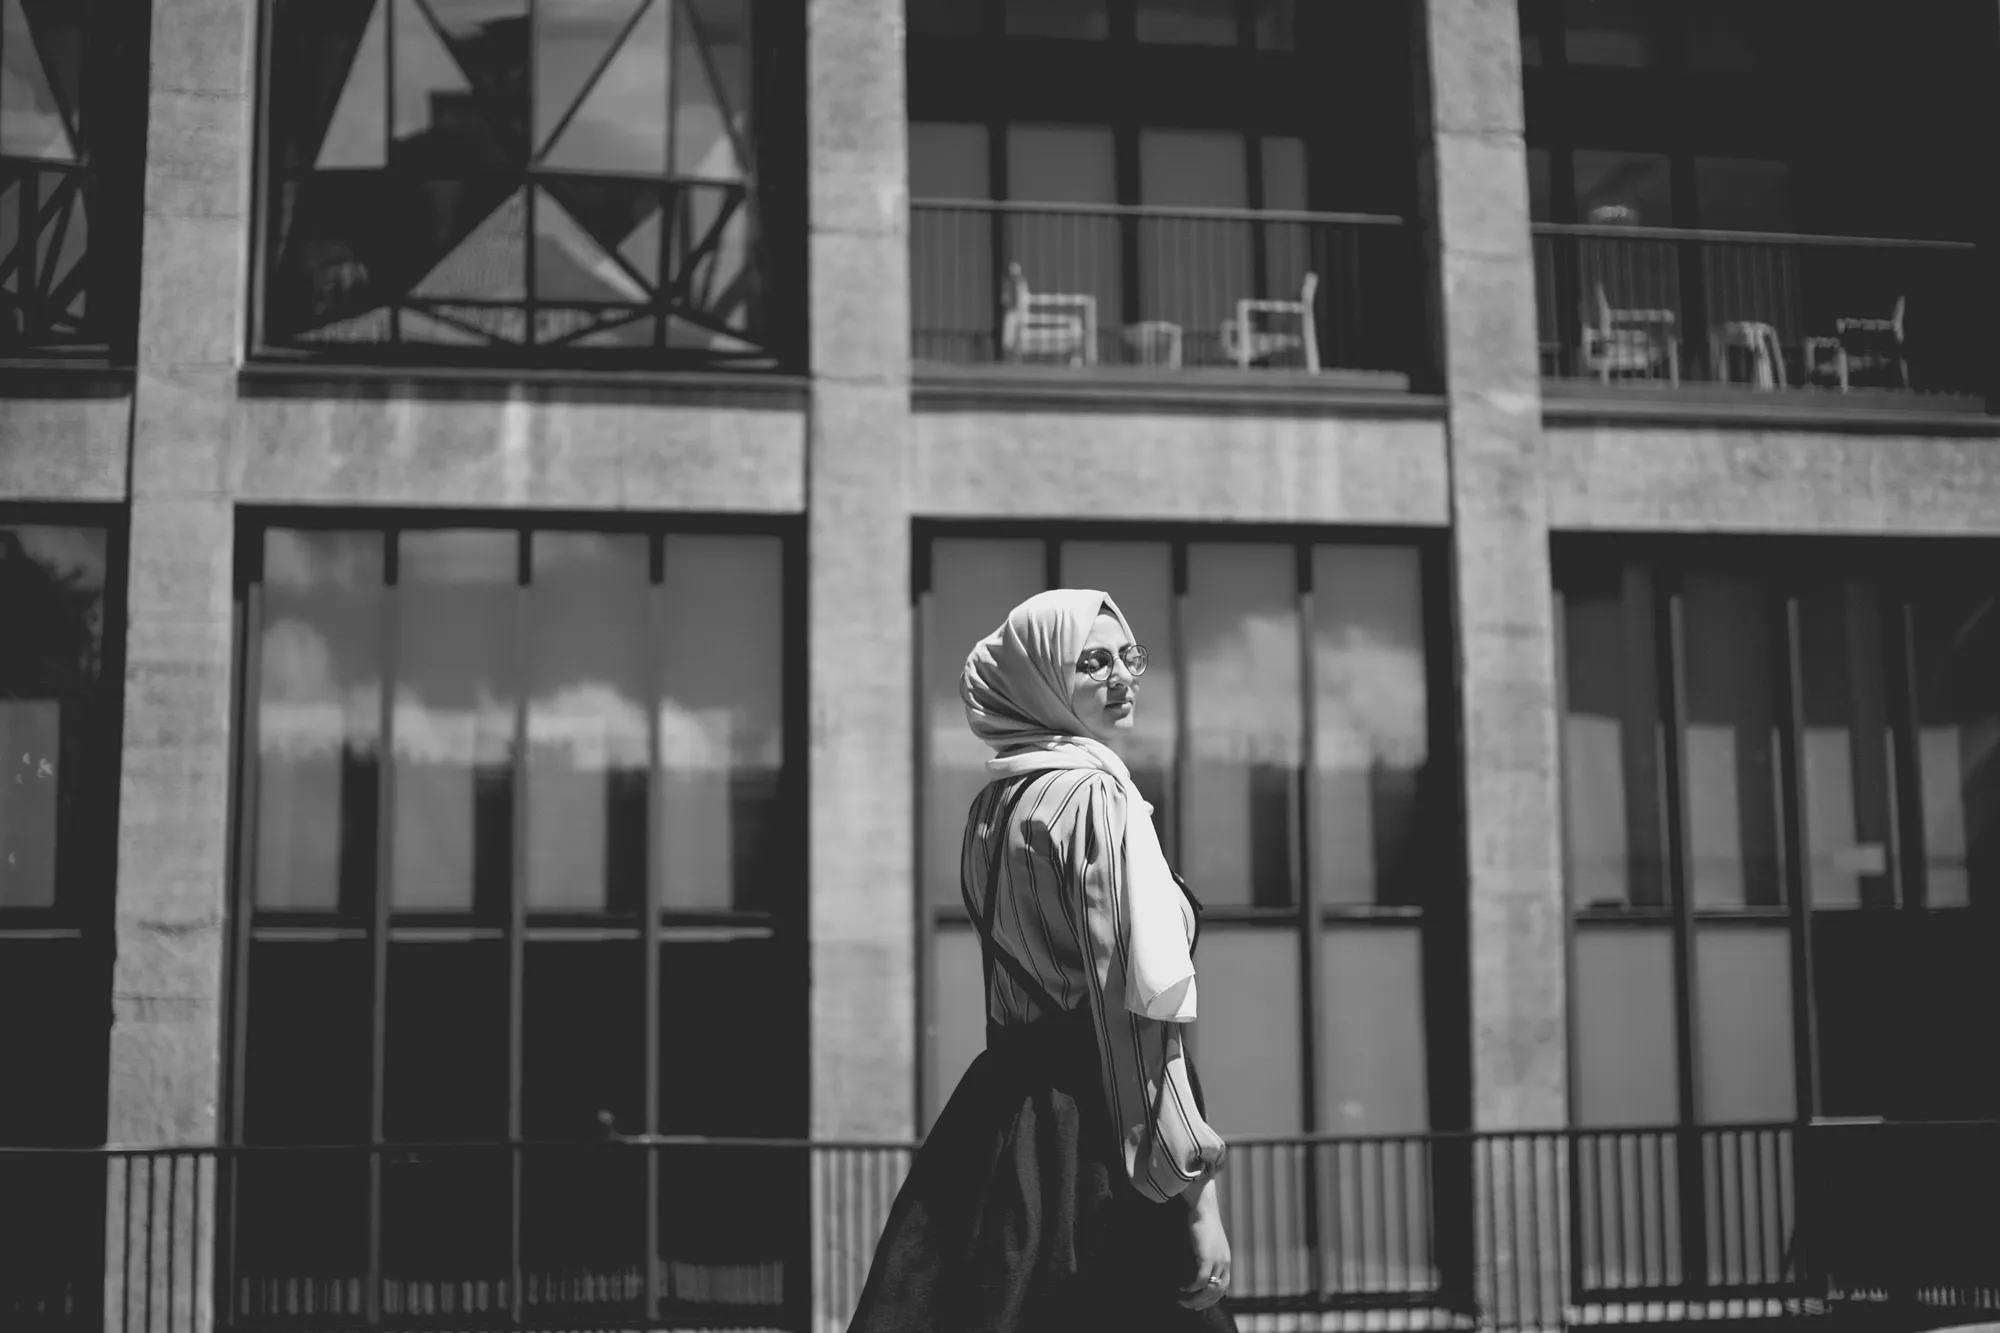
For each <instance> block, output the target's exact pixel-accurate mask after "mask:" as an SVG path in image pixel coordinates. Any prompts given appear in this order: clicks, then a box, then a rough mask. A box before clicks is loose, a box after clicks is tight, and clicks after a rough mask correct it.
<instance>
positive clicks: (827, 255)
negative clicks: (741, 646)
mask: <svg viewBox="0 0 2000 1333" xmlns="http://www.w3.org/2000/svg"><path fill="white" fill-rule="evenodd" d="M806 16H807V89H806V99H807V100H806V119H807V126H808V130H807V133H808V149H807V151H808V158H807V180H808V196H807V197H808V208H809V211H810V233H809V236H810V239H809V261H810V265H811V278H810V282H811V286H810V293H811V337H810V354H811V358H812V372H813V391H812V407H811V412H812V422H811V435H810V444H809V449H810V457H809V462H808V470H809V472H808V486H807V504H808V507H809V517H808V547H807V550H808V555H809V558H810V565H811V575H810V578H809V582H808V590H809V591H808V596H809V600H810V613H809V616H810V620H809V633H810V635H811V652H810V668H809V669H810V671H811V682H810V691H811V719H812V720H811V727H812V734H811V770H810V777H811V792H812V796H811V802H812V813H811V887H810V893H811V904H812V907H811V922H812V1126H813V1131H814V1133H815V1135H816V1136H819V1137H822V1138H863V1139H897V1138H907V1137H908V1136H909V1135H910V1134H911V1133H912V1132H913V1130H914V1123H913V1121H914V1101H915V1091H914V1071H915V1050H916V991H915V984H914V977H915V957H914V951H915V916H914V913H915V899H914V897H913V894H914V892H915V888H914V885H915V879H914V873H913V851H912V840H913V836H914V834H913V828H912V821H913V818H914V806H913V793H912V787H911V780H912V770H911V736H912V731H911V727H912V722H911V711H912V693H911V692H912V690H913V688H914V685H913V677H912V671H911V651H912V649H911V639H910V634H911V626H910V622H911V616H910V593H909V587H910V573H909V570H910V550H909V546H910V541H909V533H910V515H909V510H908V507H907V503H906V500H905V486H904V475H903V474H904V454H905V450H906V448H907V441H908V437H909V434H910V393H909V359H910V351H909V349H910V334H909V310H910V304H909V303H910V291H909V238H908V217H909V210H908V207H907V203H906V196H907V190H908V185H907V171H906V168H905V155H906V148H905V138H906V131H905V128H904V124H905V112H904V98H903V0H812V2H811V3H810V4H808V5H807V7H806ZM842 1162H843V1159H842V1158H841V1157H839V1156H831V1157H829V1158H828V1159H827V1160H826V1161H825V1162H824V1163H823V1164H822V1169H821V1170H819V1171H816V1172H815V1173H814V1174H815V1191H814V1192H815V1196H816V1198H815V1209H814V1211H815V1228H816V1231H817V1234H816V1238H815V1239H816V1244H815V1252H816V1253H817V1254H818V1255H819V1260H818V1268H819V1272H818V1274H817V1280H816V1283H815V1288H816V1292H815V1297H816V1298H815V1309H816V1314H817V1318H818V1320H819V1322H820V1324H821V1325H822V1326H825V1327H841V1326H844V1324H845V1316H846V1312H845V1311H843V1310H838V1309H835V1308H833V1305H834V1304H835V1303H837V1296H838V1293H839V1292H840V1291H842V1290H845V1289H846V1288H845V1287H844V1286H843V1284H842V1282H840V1281H838V1280H836V1276H837V1275H836V1270H838V1269H839V1268H841V1267H842V1266H843V1265H847V1264H852V1263H854V1262H856V1261H857V1260H858V1262H859V1263H860V1264H863V1265H865V1264H866V1262H867V1258H868V1255H867V1253H866V1251H865V1249H864V1250H863V1252H861V1253H860V1254H858V1255H854V1254H844V1253H843V1254H841V1255H835V1254H833V1253H830V1252H829V1246H828V1239H829V1237H828V1234H827V1232H826V1231H825V1228H824V1219H825V1218H826V1216H827V1212H828V1210H827V1207H826V1205H827V1204H828V1203H829V1202H831V1195H832V1194H834V1193H839V1194H842V1195H843V1196H844V1195H845V1194H846V1193H847V1186H848V1185H852V1184H854V1183H856V1182H855V1181H854V1180H852V1179H848V1174H849V1173H847V1172H845V1171H844V1170H843V1169H842ZM873 1241H874V1237H873V1236H872V1235H871V1236H868V1237H867V1238H866V1245H867V1246H872V1245H873ZM840 1248H842V1249H843V1251H844V1250H847V1249H851V1248H853V1247H852V1246H842V1247H840Z"/></svg>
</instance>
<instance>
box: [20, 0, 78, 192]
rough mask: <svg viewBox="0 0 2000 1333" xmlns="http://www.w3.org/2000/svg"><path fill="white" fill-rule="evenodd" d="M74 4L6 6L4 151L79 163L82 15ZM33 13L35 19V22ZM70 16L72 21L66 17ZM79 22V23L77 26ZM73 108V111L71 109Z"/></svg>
mask: <svg viewBox="0 0 2000 1333" xmlns="http://www.w3.org/2000/svg"><path fill="white" fill-rule="evenodd" d="M66 9H69V6H62V5H25V6H24V5H22V4H18V3H9V4H8V5H7V6H6V14H5V28H4V31H0V59H4V61H5V64H4V66H0V80H4V83H3V84H0V87H4V90H5V101H4V102H0V154H4V155H6V156H8V157H29V158H41V159H43V160H44V161H51V162H74V161H77V160H78V153H77V133H76V132H77V129H78V126H77V118H76V109H77V105H78V99H77V86H78V78H77V76H78V74H79V73H80V72H81V69H80V65H81V61H80V56H81V46H82V43H81V40H80V39H81V37H82V33H81V32H80V31H79V30H78V27H79V26H80V25H77V19H78V18H80V17H81V16H80V15H76V14H75V13H74V12H73V11H72V12H71V13H68V14H66V13H64V10H66ZM31 16H32V19H33V22H32V25H31V23H30V18H31ZM65 20H68V21H67V22H65ZM73 25H76V26H73ZM65 108H67V110H66V109H65Z"/></svg>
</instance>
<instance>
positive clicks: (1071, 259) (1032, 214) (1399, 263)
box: [910, 201, 1424, 375]
mask: <svg viewBox="0 0 2000 1333" xmlns="http://www.w3.org/2000/svg"><path fill="white" fill-rule="evenodd" d="M1416 246H1417V239H1416V235H1415V233H1414V231H1413V230H1412V229H1411V228H1409V227H1408V226H1406V225H1405V224H1404V222H1403V220H1402V219H1400V218H1395V217H1382V216H1375V215H1363V214H1334V213H1304V212H1282V211H1275V210H1266V211H1256V212H1252V211H1247V210H1240V209H1163V208H1133V207H1114V206H1110V205H1105V206H1089V205H1081V204H1079V205H1067V206H1061V207H1055V206H1049V205H1037V204H1016V203H987V202H967V201H949V202H947V201H919V202H916V203H913V204H912V205H911V207H910V262H911V274H910V285H911V301H912V310H911V317H912V318H911V327H912V332H913V340H914V348H913V353H914V356H915V358H916V359H917V360H918V361H921V362H933V363H938V362H942V363H954V364H967V365H969V364H981V363H993V362H1012V363H1022V364H1042V365H1055V366H1068V367H1089V366H1150V367H1154V368H1157V369H1163V370H1191V369H1200V368H1223V369H1226V368H1231V367H1234V368H1237V369H1256V370H1290V371H1294V372H1297V371H1310V370H1312V369H1314V363H1316V364H1317V368H1318V369H1321V370H1343V369H1344V370H1360V371H1381V372H1392V373H1400V374H1405V375H1408V374H1411V373H1413V372H1414V371H1415V370H1416V368H1417V366H1418V357H1419V354H1420V351H1421V348H1422V345H1423V328H1424V324H1423V319H1424V313H1423V312H1424V300H1423V286H1422V281H1421V272H1422V270H1421V269H1420V267H1419V266H1418V264H1417V262H1416V259H1417V250H1416ZM1245 303H1248V304H1245Z"/></svg>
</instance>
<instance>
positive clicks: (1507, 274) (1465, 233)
mask: <svg viewBox="0 0 2000 1333" xmlns="http://www.w3.org/2000/svg"><path fill="white" fill-rule="evenodd" d="M1417 18H1418V22H1419V31H1420V33H1421V47H1420V57H1421V58H1420V59H1419V61H1418V65H1419V68H1420V70H1421V71H1422V77H1421V78H1420V80H1419V87H1420V97H1419V115H1420V118H1421V120H1422V121H1423V125H1422V128H1423V130H1424V131H1425V132H1424V133H1423V134H1422V135H1420V138H1419V142H1420V144H1421V145H1422V148H1421V152H1422V158H1423V160H1422V161H1421V163H1420V168H1421V172H1420V180H1421V185H1422V191H1423V194H1424V202H1425V222H1426V225H1427V228H1428V233H1429V240H1430V243H1431V244H1430V253H1431V258H1432V260H1433V264H1434V268H1433V274H1434V283H1435V287H1434V291H1433V314H1434V319H1433V327H1434V329H1435V330H1436V337H1435V345H1436V349H1437V355H1438V358H1439V368H1440V371H1441V373H1442V378H1443V383H1444V389H1445V393H1446V397H1447V409H1446V410H1447V427H1448V430H1449V435H1450V448H1451V507H1452V573H1453V580H1452V582H1453V614H1454V619H1455V622H1456V635H1455V642H1456V646H1457V652H1458V661H1457V671H1458V683H1459V691H1460V701H1461V703H1460V706H1461V709H1462V712H1461V718H1460V722H1461V731H1462V736H1463V743H1464V761H1465V814H1466V854H1467V872H1468V877H1469V878H1468V892H1469V895H1470V904H1469V910H1470V921H1469V923H1468V925H1469V930H1468V932H1467V933H1468V937H1469V939H1470V941H1471V957H1470V960H1469V962H1470V967H1471V976H1470V987H1469V990H1470V999H1471V1019H1472V1087H1471V1092H1472V1098H1471V1101H1472V1107H1471V1110H1472V1120H1473V1125H1474V1127H1475V1128H1477V1129H1481V1130H1524V1129H1542V1128H1553V1127H1557V1126H1560V1125H1562V1124H1564V1123H1565V1121H1566V1119H1567V1110H1568V1081H1567V1061H1566V1058H1565V1057H1566V1049H1567V1040H1566V1027H1565V1012H1564V1006H1565V992H1566V981H1567V977H1566V964H1565V954H1566V949H1565V938H1566V936H1565V921H1564V907H1563V887H1562V878H1561V856H1560V836H1561V834H1560V827H1559V822H1558V821H1559V819H1560V817H1561V804H1560V796H1559V788H1558V770H1557V759H1558V751H1557V728H1556V680H1555V669H1556V662H1555V633H1554V629H1555V627H1554V621H1553V614H1552V610H1553V598H1552V594H1551V586H1550V572H1549V552H1548V509H1547V503H1546V499H1545V495H1544V480H1543V456H1542V422H1541V383H1540V378H1539V367H1538V365H1537V357H1536V347H1535V342H1536V332H1535V328H1536V325H1535V281H1534V250H1533V242H1532V240H1531V237H1530V235H1529V229H1528V198H1527V193H1528V191H1527V158H1526V148H1525V145H1524V142H1523V124H1522V122H1523V114H1522V96H1521V58H1520V28H1519V17H1518V14H1517V11H1516V7H1515V4H1514V3H1513V0H1419V4H1418V5H1417ZM1552 1147H1553V1145H1551V1144H1548V1143H1542V1144H1531V1143H1526V1142H1498V1143H1490V1144H1485V1145H1482V1146H1481V1147H1480V1149H1479V1150H1478V1151H1477V1152H1476V1153H1475V1159H1474V1163H1473V1182H1472V1183H1473V1186H1474V1188H1473V1191H1472V1193H1473V1198H1474V1217H1475V1218H1476V1219H1477V1221H1476V1226H1475V1231H1476V1236H1475V1239H1476V1246H1477V1248H1476V1251H1475V1253H1476V1256H1477V1257H1476V1268H1477V1276H1476V1282H1477V1290H1478V1293H1479V1297H1480V1301H1481V1305H1482V1307H1483V1308H1484V1318H1485V1319H1487V1320H1488V1321H1497V1322H1500V1323H1503V1324H1510V1325H1512V1326H1514V1327H1520V1328H1533V1327H1556V1326H1559V1325H1560V1324H1561V1322H1562V1306H1563V1300H1564V1293H1565V1292H1566V1290H1567V1287H1566V1284H1565V1281H1564V1275H1563V1268H1562V1246H1561V1244H1560V1237H1561V1235H1562V1234H1563V1232H1562V1230H1561V1226H1560V1216H1559V1214H1560V1209H1561V1207H1562V1205H1563V1203H1564V1201H1565V1200H1566V1198H1567V1193H1568V1191H1567V1187H1566V1167H1567V1163H1566V1162H1565V1160H1564V1155H1563V1154H1562V1153H1560V1152H1556V1151H1551V1148H1552Z"/></svg>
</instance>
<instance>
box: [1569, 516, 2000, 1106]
mask: <svg viewBox="0 0 2000 1333" xmlns="http://www.w3.org/2000/svg"><path fill="white" fill-rule="evenodd" d="M1558 557H1559V558H1558V563H1557V591H1558V594H1559V596H1560V599H1561V604H1562V625H1563V635H1564V652H1563V670H1564V707H1563V724H1562V725H1563V754H1564V786H1565V792H1566V806H1565V808H1566V817H1565V821H1564V824H1565V832H1566V839H1565V841H1566V847H1567V879H1568V884H1569V894H1570V902H1571V906H1572V909H1573V911H1574V913H1575V919H1576V929H1575V945H1574V949H1575V953H1574V962H1573V967H1574V983H1573V1012H1574V1016H1575V1017H1574V1023H1575V1031H1574V1042H1575V1047H1574V1049H1575V1052H1576V1066H1577V1067H1576V1071H1575V1072H1576V1078H1575V1085H1576V1088H1577V1092H1576V1104H1575V1108H1574V1109H1575V1114H1576V1117H1577V1120H1578V1123H1579V1124H1582V1125H1585V1126H1591V1125H1605V1126H1609V1125H1619V1126H1626V1125H1644V1124H1662V1125H1664V1124H1676V1123H1699V1124H1705V1125H1718V1124H1730V1123H1745V1122H1774V1121H1786V1120H1790V1119H1791V1118H1793V1117H1794V1116H1796V1115H1799V1114H1827V1115H1887V1116H1892V1117H1896V1118H1955V1117H1967V1118H1971V1117H1979V1116H1989V1115H1992V1114H1994V1113H1995V1112H1996V1111H2000V1082H1996V1080H1995V1079H1994V1077H1993V1074H1992V1070H1991V1064H1990V1062H1988V1061H1985V1060H1984V1059H1983V1058H1981V1055H1980V1054H1979V1053H1980V1052H1982V1051H1983V1050H1984V1048H1985V1044H1986V1038H1985V1037H1984V1036H1982V1035H1981V1033H1980V1031H1979V1030H1978V1024H1979V1023H1981V1022H1983V1021H1984V1020H1983V1018H1980V1017H1978V1016H1980V1015H1990V1014H1991V1013H1993V1012H1995V1011H1996V1008H2000V992H1996V991H1995V989H1994V985H1993V982H1992V981H1991V980H1990V978H1991V975H1992V969H1991V968H1990V967H1988V966H1987V965H1986V964H1985V963H1984V962H1982V961H1979V960H1980V959H1981V958H1983V957H1985V956H1986V955H1982V954H1981V953H1979V950H1980V949H1982V948H1984V949H1989V950H1990V949H1991V947H1992V946H1993V944H1994V942H1995V939H1994V936H1993V932H1992V925H1991V922H1990V920H1989V919H1988V917H1987V914H1986V911H1985V909H1986V908H1987V907H1989V906H1990V905H1991V904H1993V903H1995V902H2000V875H1996V874H1995V873H1992V871H1993V868H1992V867H1989V866H1988V865H1987V864H1986V861H1985V860H1984V859H1982V858H1980V857H1976V856H1973V855H1970V854H1969V853H1968V850H1967V849H1968V848H1969V847H1971V846H1973V845H1975V844H1977V845H1980V846H1984V845H1986V843H1988V842H1990V841H1991V837H1990V828H1991V826H1994V824H1995V820H1994V818H1993V816H1994V814H1995V812H1996V810H2000V803H1996V802H1994V801H1993V800H1991V799H1990V793H1989V792H1988V788H1989V787H1990V786H1991V780H1990V779H1991V775H1990V773H1988V772H1987V769H1989V768H1990V767H1991V766H1990V765H1987V764H1984V763H1983V762H1982V761H1981V760H1980V759H1978V758H1975V757H1969V756H1973V755H1978V754H1983V753H1984V749H1983V748H1982V747H1983V746H1984V745H1985V742H1984V741H1981V740H1977V739H1972V738H1974V737H1977V736H1981V735H1983V734H1984V733H1985V729H1987V728H1990V727H1991V726H1993V725H1994V719H1995V717H1996V716H2000V712H1996V709H2000V701H1996V699H1995V697H1994V691H1993V689H1992V687H1991V684H1990V682H1991V680H1993V679H1994V678H1995V677H1994V676H1993V675H1992V671H1991V667H1992V666H1993V662H1994V658H1993V645H1994V643H1995V642H2000V636H1996V635H1995V634H1994V633H1993V631H1992V626H1991V623H1990V616H1989V612H1990V611H1991V608H1992V606H1993V605H1994V597H1995V596H1996V594H2000V572H1995V571H1996V570H2000V565H1996V564H1995V562H1994V560H1993V557H1992V555H1991V554H1990V553H1980V552H1975V551H1972V550H1966V551H1962V552H1958V553H1956V554H1954V555H1953V556H1951V557H1949V558H1946V557H1938V558H1937V560H1938V561H1940V563H1937V564H1931V563H1929V562H1928V561H1920V560H1919V559H1918V558H1916V557H1913V556H1908V557H1906V556H1903V555H1900V554H1899V555H1894V556H1888V557H1885V556H1882V555H1876V556H1875V557H1874V558H1873V559H1872V560H1871V561H1869V562H1867V563H1865V564H1864V563H1863V562H1861V561H1859V560H1848V559H1846V558H1844V557H1842V556H1839V555H1837V554H1833V553H1830V552H1827V551H1824V550H1822V551H1819V552H1813V551H1809V550H1807V549H1806V548H1805V547H1804V546H1799V547H1794V548H1790V549H1779V548H1776V547H1758V548H1756V549H1751V548H1749V547H1745V548H1743V549H1741V550H1733V551H1730V552H1724V551H1722V550H1721V549H1720V548H1710V549H1709V551H1707V552H1704V553H1701V554H1696V553H1694V552H1693V551H1692V550H1680V551H1666V552H1662V553H1660V554H1658V555H1651V554H1647V553H1644V552H1640V553H1634V552H1631V551H1619V550H1614V549H1611V548H1610V547H1608V546H1605V545H1602V544H1592V543H1573V544H1568V545H1567V546H1566V548H1559V550H1558ZM1753 570H1754V571H1758V572H1756V573H1751V572H1750V571H1753ZM1767 571H1768V572H1767ZM1808 1021H1809V1022H1810V1024H1811V1026H1810V1028H1809V1029H1808V1028H1807V1027H1806V1026H1805V1025H1806V1024H1807V1023H1808ZM1808 1031H1810V1032H1811V1034H1812V1040H1811V1041H1808V1039H1807V1036H1806V1033H1807V1032H1808Z"/></svg>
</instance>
